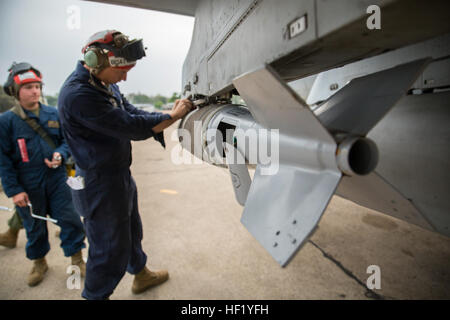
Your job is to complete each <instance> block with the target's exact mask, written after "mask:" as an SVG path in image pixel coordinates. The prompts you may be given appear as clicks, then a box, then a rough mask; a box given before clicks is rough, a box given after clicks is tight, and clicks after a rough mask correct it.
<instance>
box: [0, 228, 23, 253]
mask: <svg viewBox="0 0 450 320" xmlns="http://www.w3.org/2000/svg"><path fill="white" fill-rule="evenodd" d="M18 234H19V230H16V229H12V228H9V229H8V231H6V232H5V233H0V246H4V247H7V248H11V249H12V248H15V247H16V244H17V236H18Z"/></svg>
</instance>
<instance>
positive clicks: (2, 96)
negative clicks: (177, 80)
mask: <svg viewBox="0 0 450 320" xmlns="http://www.w3.org/2000/svg"><path fill="white" fill-rule="evenodd" d="M180 96H181V95H180V94H179V93H177V92H174V93H173V94H172V96H170V97H165V96H163V95H160V94H157V95H154V96H148V95H146V94H143V93H130V94H128V95H126V98H127V100H128V101H129V102H130V103H136V104H137V103H139V104H145V103H148V104H151V105H153V106H155V108H157V109H161V107H162V106H163V105H165V104H166V103H171V102H174V101H175V100H176V99H180ZM45 99H46V104H48V105H49V106H56V105H57V104H58V93H57V94H56V95H54V96H53V95H45ZM15 103H16V101H15V99H14V98H13V97H10V96H8V95H7V94H6V93H5V92H4V91H3V86H0V113H2V112H5V111H7V110H9V109H11V107H12V106H14V104H15Z"/></svg>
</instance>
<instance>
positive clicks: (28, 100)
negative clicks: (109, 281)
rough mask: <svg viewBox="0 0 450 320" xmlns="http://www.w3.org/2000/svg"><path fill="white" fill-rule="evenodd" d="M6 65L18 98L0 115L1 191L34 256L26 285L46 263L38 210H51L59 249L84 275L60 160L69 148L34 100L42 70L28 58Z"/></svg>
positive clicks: (49, 113) (9, 87)
mask: <svg viewBox="0 0 450 320" xmlns="http://www.w3.org/2000/svg"><path fill="white" fill-rule="evenodd" d="M9 71H10V73H9V76H8V79H7V81H6V83H5V85H4V90H5V92H6V93H7V94H8V95H11V96H14V97H15V98H16V99H17V101H18V102H19V104H18V105H17V106H16V107H14V108H13V109H11V110H10V111H7V112H5V113H4V114H2V115H1V116H0V175H1V178H2V184H3V188H4V190H5V194H6V195H7V196H8V197H11V198H12V199H13V202H14V204H15V205H16V208H17V209H18V212H19V214H20V217H21V218H22V221H23V225H24V227H25V230H26V233H27V239H28V241H27V245H26V255H27V258H28V259H31V260H33V269H32V271H31V273H30V275H29V277H28V285H29V286H36V285H38V284H39V283H40V282H41V281H42V280H43V279H44V276H45V273H46V271H47V269H48V267H47V262H46V259H45V256H46V254H47V253H48V252H49V250H50V244H49V241H48V231H47V223H46V221H43V220H41V219H38V218H39V216H46V215H50V217H51V218H53V219H55V220H56V221H57V224H58V226H60V227H61V233H60V238H61V247H62V248H63V250H64V255H65V256H66V257H69V256H70V257H72V264H73V265H77V266H78V267H79V268H80V272H81V274H82V275H83V274H84V272H85V271H84V268H85V265H84V261H83V260H82V254H81V249H82V248H84V247H85V244H84V238H85V235H84V228H83V225H82V223H81V219H80V216H79V215H78V214H77V213H76V212H75V209H74V206H73V204H72V198H71V194H70V189H69V187H68V186H67V185H66V179H67V175H66V171H65V168H64V166H62V161H63V160H66V159H67V158H68V156H69V152H68V146H67V144H66V142H65V140H64V137H63V135H62V132H61V128H60V124H59V121H58V112H57V110H56V108H54V107H50V106H46V105H44V104H41V103H40V102H39V98H40V96H41V89H42V79H41V78H42V76H41V73H40V72H39V71H38V70H37V69H35V68H33V67H32V66H31V65H30V64H28V63H19V64H15V63H14V64H13V65H12V66H11V68H10V70H9ZM39 129H40V130H42V131H39ZM38 132H40V133H38ZM44 137H45V138H44ZM30 204H31V205H32V209H31V208H30V207H29V205H30ZM31 213H33V214H35V215H37V216H38V218H36V217H33V216H32V215H31Z"/></svg>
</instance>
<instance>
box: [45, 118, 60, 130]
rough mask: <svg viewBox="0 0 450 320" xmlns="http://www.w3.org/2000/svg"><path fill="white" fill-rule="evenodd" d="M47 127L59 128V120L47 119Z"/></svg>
mask: <svg viewBox="0 0 450 320" xmlns="http://www.w3.org/2000/svg"><path fill="white" fill-rule="evenodd" d="M47 125H48V127H49V128H57V129H58V128H59V121H53V120H49V121H48V123H47Z"/></svg>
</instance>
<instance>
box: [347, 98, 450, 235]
mask: <svg viewBox="0 0 450 320" xmlns="http://www.w3.org/2000/svg"><path fill="white" fill-rule="evenodd" d="M449 124H450V92H442V93H434V94H423V95H418V96H416V95H409V96H406V97H404V98H403V99H402V100H400V101H399V103H397V105H396V106H395V107H394V108H393V109H392V110H391V111H390V112H389V113H388V115H387V116H386V117H385V118H384V119H383V120H382V121H380V122H379V123H378V125H377V126H376V127H375V128H373V130H372V131H371V132H370V133H369V135H368V137H370V138H371V139H372V140H374V141H375V142H376V143H377V145H378V149H379V151H380V162H379V163H378V166H377V169H376V172H377V173H378V174H379V175H380V176H381V177H382V178H383V179H384V180H386V181H388V182H389V184H391V185H392V186H393V187H394V188H395V189H396V190H398V191H399V192H400V193H401V194H402V195H403V196H404V197H405V199H409V201H410V202H411V203H412V204H413V205H414V206H415V207H416V208H417V209H418V210H419V211H420V212H421V214H422V215H423V216H424V217H425V219H426V220H427V221H429V222H430V224H432V225H433V226H434V228H435V229H436V231H438V232H439V233H442V234H444V235H447V236H450V197H449V196H448V194H449V190H450V170H449V168H450V125H449ZM354 191H355V193H354V195H353V197H354V198H355V199H357V198H359V194H358V190H357V189H354ZM391 211H392V210H383V211H382V212H387V213H389V212H391ZM406 221H408V220H406Z"/></svg>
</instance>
